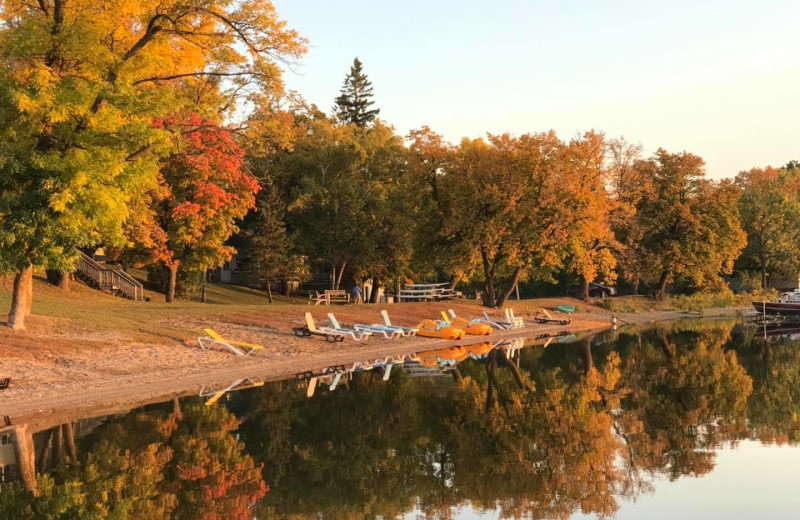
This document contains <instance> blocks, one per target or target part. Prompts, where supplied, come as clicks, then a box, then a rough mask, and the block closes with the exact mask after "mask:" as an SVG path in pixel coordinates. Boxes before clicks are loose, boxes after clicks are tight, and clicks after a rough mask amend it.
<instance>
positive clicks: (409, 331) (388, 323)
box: [381, 310, 419, 337]
mask: <svg viewBox="0 0 800 520" xmlns="http://www.w3.org/2000/svg"><path fill="white" fill-rule="evenodd" d="M381 316H383V324H384V326H385V327H386V328H389V329H394V330H399V331H400V332H402V333H403V336H405V337H409V336H415V335H416V334H417V332H419V328H417V327H401V326H399V325H392V320H390V319H389V313H388V312H386V311H385V310H383V311H381Z"/></svg>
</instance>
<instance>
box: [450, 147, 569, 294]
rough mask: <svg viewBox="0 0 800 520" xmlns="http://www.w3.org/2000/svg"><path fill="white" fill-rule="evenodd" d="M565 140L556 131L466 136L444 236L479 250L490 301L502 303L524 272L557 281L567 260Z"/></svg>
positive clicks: (453, 168)
mask: <svg viewBox="0 0 800 520" xmlns="http://www.w3.org/2000/svg"><path fill="white" fill-rule="evenodd" d="M560 156H561V142H560V141H559V140H558V138H557V137H556V135H555V134H554V133H552V132H550V133H542V134H525V135H523V136H520V137H518V138H515V137H512V136H510V135H508V134H504V135H499V136H489V138H488V142H487V141H484V140H482V139H476V140H467V139H465V140H464V141H462V143H461V145H460V146H459V148H458V151H457V153H456V156H455V158H454V160H453V163H452V165H451V166H450V167H449V168H448V169H447V173H446V177H445V179H446V182H447V185H446V189H447V190H449V196H450V206H449V208H448V214H447V215H446V217H445V222H444V226H443V233H442V234H443V235H444V236H445V237H456V236H457V237H459V239H460V240H462V241H463V242H464V243H465V245H466V246H467V247H469V248H473V249H475V250H477V251H478V252H479V254H480V262H481V265H482V267H483V280H484V305H486V306H488V307H502V306H503V305H504V304H505V302H506V300H507V299H508V297H509V296H510V295H511V294H512V292H513V290H514V287H515V286H516V284H517V283H518V282H519V281H520V279H522V278H523V276H524V277H532V278H536V279H544V280H550V279H552V273H553V272H554V270H555V269H556V268H557V267H558V266H560V265H561V262H562V260H563V257H564V247H563V244H564V241H565V240H566V238H567V234H566V230H567V229H568V222H567V220H566V219H565V218H564V217H566V216H567V215H566V213H565V212H564V211H563V208H564V206H563V205H562V201H561V200H560V196H559V195H560V190H561V187H562V186H563V185H564V184H563V181H564V179H563V178H562V176H561V174H562V173H563V171H560V170H559V169H558V163H559V161H560Z"/></svg>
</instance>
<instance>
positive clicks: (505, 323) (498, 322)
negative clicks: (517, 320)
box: [483, 311, 513, 330]
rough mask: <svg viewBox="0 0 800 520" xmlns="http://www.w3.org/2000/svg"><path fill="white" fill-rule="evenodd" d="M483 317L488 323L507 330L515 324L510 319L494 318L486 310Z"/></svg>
mask: <svg viewBox="0 0 800 520" xmlns="http://www.w3.org/2000/svg"><path fill="white" fill-rule="evenodd" d="M483 318H484V322H485V323H488V324H489V325H491V326H492V327H494V328H496V329H501V330H505V329H510V328H511V327H512V326H513V324H512V323H511V322H510V321H503V320H499V319H496V318H492V317H491V316H489V313H487V312H486V311H483Z"/></svg>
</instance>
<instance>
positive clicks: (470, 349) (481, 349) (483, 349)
mask: <svg viewBox="0 0 800 520" xmlns="http://www.w3.org/2000/svg"><path fill="white" fill-rule="evenodd" d="M462 348H463V349H464V351H466V353H467V355H468V356H469V357H471V358H472V359H483V358H485V357H486V356H487V355H488V354H489V352H491V351H492V349H494V345H493V344H492V343H489V342H488V341H487V342H485V343H478V344H476V345H466V346H464V347H462Z"/></svg>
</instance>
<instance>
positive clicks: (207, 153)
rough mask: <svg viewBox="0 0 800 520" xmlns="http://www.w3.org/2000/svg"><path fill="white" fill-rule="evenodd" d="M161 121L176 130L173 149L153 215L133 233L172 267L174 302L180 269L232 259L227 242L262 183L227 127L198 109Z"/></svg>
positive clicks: (146, 250)
mask: <svg viewBox="0 0 800 520" xmlns="http://www.w3.org/2000/svg"><path fill="white" fill-rule="evenodd" d="M157 125H158V126H163V127H165V128H170V129H171V130H172V131H173V132H174V136H175V144H174V148H173V153H172V154H171V155H169V156H168V157H166V158H165V159H164V160H163V161H162V162H161V164H160V167H159V174H158V183H157V186H156V187H155V188H154V189H153V190H151V191H150V206H151V213H150V218H149V219H147V220H146V221H145V222H142V226H141V227H140V228H136V229H133V230H132V231H131V233H132V235H133V238H134V240H136V241H137V242H138V244H139V245H140V247H141V250H142V253H143V254H145V255H146V256H147V257H149V258H150V260H151V261H157V262H161V263H162V264H163V265H165V266H166V267H167V269H168V270H169V282H168V286H167V290H166V300H167V302H171V301H173V300H174V298H175V287H176V282H177V278H178V269H179V268H183V269H185V270H187V271H201V272H204V271H205V270H206V269H208V268H209V267H213V266H216V265H219V264H220V263H222V262H224V261H227V260H229V259H230V257H231V254H232V253H233V249H232V248H231V247H229V246H226V245H225V241H226V240H228V238H229V237H230V236H231V235H232V234H233V233H234V232H236V231H238V228H237V226H236V221H237V219H241V218H242V217H244V216H245V214H246V213H247V212H248V210H250V209H251V208H253V206H254V203H255V194H256V192H257V191H258V189H259V186H258V183H257V181H256V179H255V178H253V177H252V176H251V175H250V174H249V173H248V172H247V171H245V169H244V167H243V162H242V159H243V155H244V151H243V150H242V149H241V148H239V147H238V146H237V145H236V144H235V143H234V141H233V139H232V136H231V134H230V132H229V131H228V130H226V129H225V128H221V127H219V126H217V125H216V124H214V123H213V122H211V121H206V120H203V119H201V118H200V116H198V115H197V114H192V115H190V116H189V117H187V118H177V117H175V118H169V119H165V120H162V121H159V122H158V123H157ZM140 237H142V238H140Z"/></svg>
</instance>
